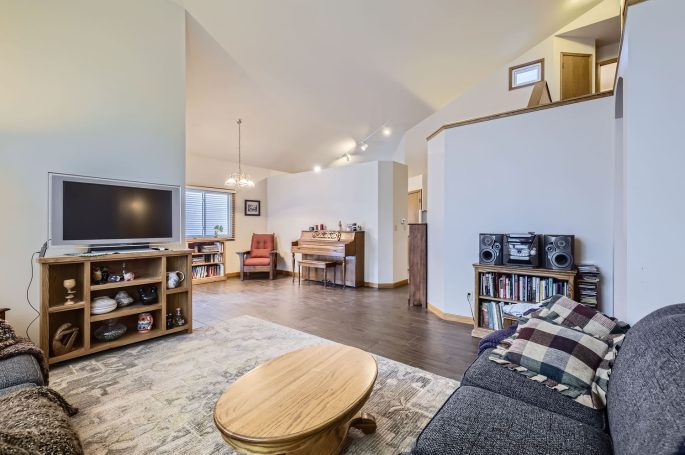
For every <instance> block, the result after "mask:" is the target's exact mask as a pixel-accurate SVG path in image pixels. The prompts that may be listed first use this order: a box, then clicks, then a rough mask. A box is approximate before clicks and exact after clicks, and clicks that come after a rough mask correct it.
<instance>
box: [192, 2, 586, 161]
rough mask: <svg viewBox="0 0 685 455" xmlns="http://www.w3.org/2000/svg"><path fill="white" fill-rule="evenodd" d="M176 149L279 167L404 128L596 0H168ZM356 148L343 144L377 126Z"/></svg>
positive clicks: (326, 156)
mask: <svg viewBox="0 0 685 455" xmlns="http://www.w3.org/2000/svg"><path fill="white" fill-rule="evenodd" d="M180 1H181V3H182V4H183V5H184V6H185V8H186V10H187V12H188V16H187V17H188V20H187V43H188V47H187V49H188V57H187V67H188V74H187V77H188V82H187V130H186V134H187V143H188V152H189V153H193V154H199V155H205V156H210V157H216V158H224V159H229V160H235V159H237V127H236V124H235V121H236V119H238V118H239V117H240V118H242V119H243V160H244V162H246V163H247V164H252V165H255V166H261V167H266V168H271V169H278V170H281V171H286V172H297V171H303V170H310V169H311V168H312V166H314V165H315V164H320V165H324V166H326V165H328V164H330V163H332V162H334V161H335V160H336V159H337V158H338V157H340V156H342V155H343V154H344V153H346V152H351V153H355V152H356V155H355V158H354V159H355V160H370V159H390V158H391V157H392V154H393V152H394V151H395V149H396V147H397V144H398V142H399V141H400V140H401V137H402V133H403V132H404V131H405V130H406V129H408V128H410V127H411V126H413V125H415V124H416V123H418V122H419V121H421V120H422V119H424V118H425V117H427V116H428V115H430V114H431V113H433V112H434V111H435V110H437V109H439V108H441V107H442V106H444V105H445V104H447V103H448V102H450V101H452V100H453V99H454V98H455V97H457V96H459V95H460V94H461V93H463V91H464V90H466V89H467V88H468V87H470V86H471V85H473V84H475V83H476V82H477V81H478V80H480V79H481V78H483V77H484V76H486V75H487V74H488V73H489V72H491V71H493V70H494V69H496V68H498V67H500V66H501V65H503V64H505V63H506V62H508V61H510V60H512V59H514V58H515V57H517V56H518V55H519V54H521V53H522V52H523V51H525V50H527V49H528V48H530V47H532V46H533V45H535V44H536V43H538V42H539V41H541V40H543V39H544V38H546V37H547V36H549V35H550V34H552V33H553V32H554V31H556V30H558V29H559V28H560V27H562V26H563V25H565V24H567V23H568V22H570V21H571V20H573V19H575V18H576V17H578V16H579V15H581V14H582V13H584V12H585V11H587V10H589V9H590V8H591V7H593V6H594V5H596V4H597V3H599V0H553V1H550V0H517V1H503V0H420V1H419V0H345V1H341V0H249V1H245V0H242V1H240V0H180ZM386 122H387V123H388V125H389V126H390V127H391V128H392V130H393V134H392V135H391V136H390V137H384V136H383V135H382V134H378V135H376V136H374V137H373V139H372V140H370V141H369V148H368V149H367V151H366V152H361V151H360V150H359V148H358V147H356V146H355V143H357V142H358V141H359V140H361V139H363V138H365V137H366V136H367V135H369V134H370V133H371V132H372V131H373V130H375V129H376V128H378V127H379V126H381V125H382V124H384V123H386Z"/></svg>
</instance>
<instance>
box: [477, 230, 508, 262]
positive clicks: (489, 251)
mask: <svg viewBox="0 0 685 455" xmlns="http://www.w3.org/2000/svg"><path fill="white" fill-rule="evenodd" d="M502 237H503V235H502V234H480V243H479V250H480V254H479V260H478V262H479V263H480V264H487V265H502Z"/></svg>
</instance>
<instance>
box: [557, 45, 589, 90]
mask: <svg viewBox="0 0 685 455" xmlns="http://www.w3.org/2000/svg"><path fill="white" fill-rule="evenodd" d="M560 54H561V55H560V58H559V99H560V100H562V101H563V100H564V99H570V98H564V93H563V90H564V56H565V55H570V56H573V57H590V64H589V65H588V68H590V90H592V87H594V85H595V84H593V81H592V67H593V61H594V60H593V59H594V55H592V54H582V53H578V52H561V53H560ZM593 92H594V90H592V91H591V92H590V95H592V93H593Z"/></svg>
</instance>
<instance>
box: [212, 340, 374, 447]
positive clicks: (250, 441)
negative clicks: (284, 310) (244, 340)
mask: <svg viewBox="0 0 685 455" xmlns="http://www.w3.org/2000/svg"><path fill="white" fill-rule="evenodd" d="M377 373H378V368H377V367H376V361H375V360H374V358H373V357H371V355H370V354H368V353H366V352H364V351H362V350H360V349H357V348H352V347H349V346H343V345H340V344H334V345H325V346H313V347H309V348H305V349H301V350H299V351H295V352H291V353H288V354H285V355H283V356H281V357H278V358H276V359H273V360H271V361H269V362H268V363H266V364H264V365H261V366H259V367H257V368H255V369H254V370H252V371H250V372H249V373H247V374H246V375H245V376H243V377H241V378H240V379H238V380H237V381H236V382H235V383H234V384H232V385H231V386H230V387H228V388H227V389H226V391H225V392H224V394H223V395H222V396H221V398H219V401H218V402H217V403H216V407H215V409H214V423H215V424H216V426H217V428H218V429H219V431H220V432H221V434H222V435H223V437H224V439H225V440H226V441H227V442H228V443H229V444H231V445H232V446H233V447H235V448H236V449H238V450H240V451H243V452H248V453H257V454H277V453H287V454H297V455H304V454H316V455H325V454H337V453H339V452H340V450H341V449H342V447H343V445H344V443H345V438H346V437H347V432H348V430H349V428H350V427H355V428H358V429H360V430H362V431H363V432H364V433H365V434H370V433H373V432H375V431H376V420H375V419H374V418H373V416H371V415H369V414H366V413H363V412H360V410H361V408H362V406H363V405H364V403H366V400H367V399H368V398H369V395H371V390H372V389H373V384H374V382H375V381H376V375H377Z"/></svg>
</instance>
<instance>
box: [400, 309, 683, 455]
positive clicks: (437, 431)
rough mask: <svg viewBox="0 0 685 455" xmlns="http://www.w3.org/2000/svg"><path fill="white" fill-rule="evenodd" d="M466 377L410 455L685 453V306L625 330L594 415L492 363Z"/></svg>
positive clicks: (477, 365)
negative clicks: (603, 398)
mask: <svg viewBox="0 0 685 455" xmlns="http://www.w3.org/2000/svg"><path fill="white" fill-rule="evenodd" d="M489 354H490V351H485V352H484V353H483V354H482V355H481V356H480V357H479V358H478V359H476V361H475V362H474V363H473V364H472V365H471V366H470V367H469V369H468V370H467V371H466V373H465V374H464V379H463V381H462V384H461V387H459V388H458V389H457V390H456V391H455V392H454V393H453V394H452V396H451V397H450V398H449V399H448V400H447V402H445V404H444V405H443V407H442V408H441V409H440V411H438V413H437V414H436V415H435V416H434V417H433V419H432V420H431V421H430V422H429V423H428V425H427V426H426V428H424V430H423V431H422V433H421V435H420V436H419V438H418V439H417V441H416V444H415V447H414V449H413V450H412V452H411V453H412V454H413V455H438V454H440V455H450V454H466V455H481V454H482V455H486V454H505V453H511V454H519V453H520V454H524V453H525V454H531V455H533V454H540V455H542V454H578V455H581V454H582V455H591V454H598V455H600V454H601V455H604V454H614V453H615V454H618V455H646V454H648V455H667V454H668V455H672V454H685V304H679V305H672V306H668V307H664V308H661V309H659V310H656V311H654V312H653V313H651V314H649V315H647V316H646V317H645V318H643V319H642V320H641V321H639V322H638V323H636V324H635V325H634V327H633V328H631V329H630V330H629V331H628V334H627V335H626V339H625V341H624V342H623V346H622V348H621V350H620V351H619V355H618V358H617V359H616V363H615V365H614V368H613V370H612V374H611V378H610V381H609V391H608V394H607V408H606V410H603V411H596V410H593V409H590V408H587V407H585V406H583V405H581V404H579V403H576V402H575V401H573V400H571V399H570V398H567V397H565V396H563V395H561V394H559V393H557V392H555V391H553V390H550V389H548V388H546V387H545V386H544V385H541V384H538V383H535V382H533V381H531V380H529V379H526V378H525V377H523V376H522V375H520V374H518V373H515V372H513V371H509V370H508V369H506V368H504V367H501V366H499V365H497V364H495V363H494V362H491V361H489V360H488V359H487V357H488V355H489Z"/></svg>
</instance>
